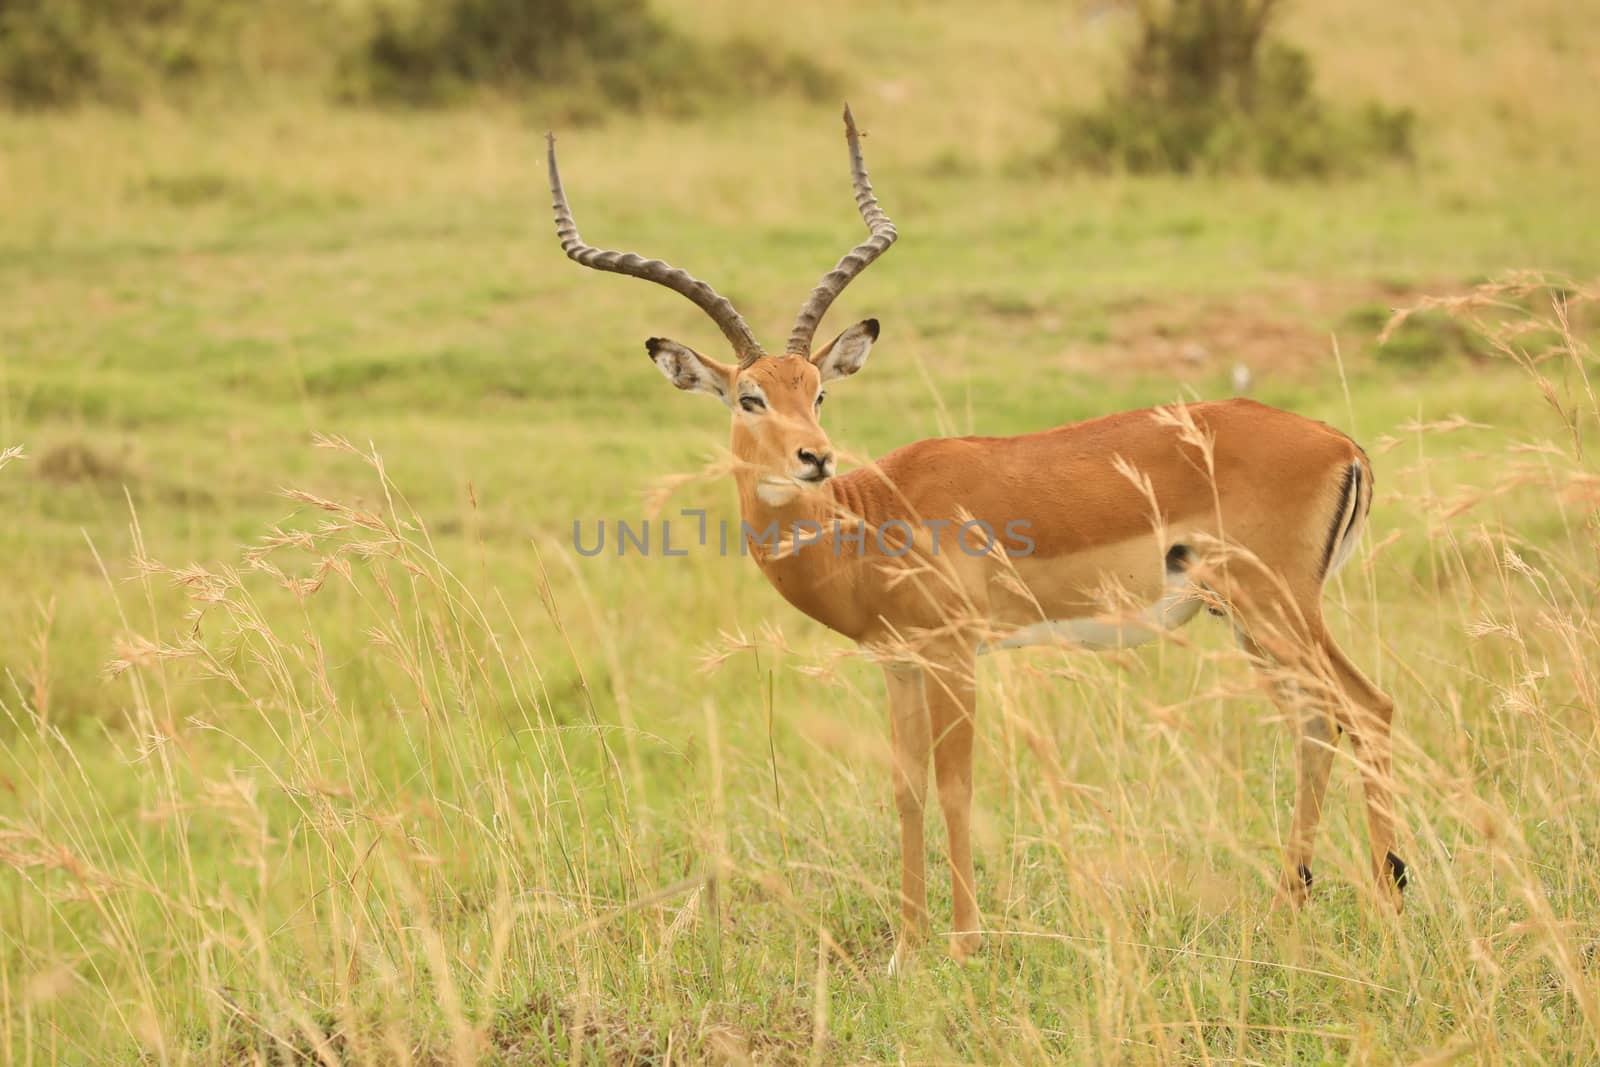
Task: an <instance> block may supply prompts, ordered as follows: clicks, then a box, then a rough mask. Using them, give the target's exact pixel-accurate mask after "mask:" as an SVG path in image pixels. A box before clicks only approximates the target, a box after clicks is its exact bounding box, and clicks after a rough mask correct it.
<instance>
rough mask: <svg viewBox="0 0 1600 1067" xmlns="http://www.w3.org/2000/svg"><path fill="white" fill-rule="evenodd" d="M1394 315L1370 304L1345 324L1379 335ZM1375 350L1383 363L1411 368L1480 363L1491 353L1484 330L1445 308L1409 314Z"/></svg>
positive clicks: (1346, 318) (1351, 313)
mask: <svg viewBox="0 0 1600 1067" xmlns="http://www.w3.org/2000/svg"><path fill="white" fill-rule="evenodd" d="M1393 317H1394V311H1393V310H1392V309H1391V308H1389V307H1387V306H1385V305H1380V304H1369V305H1365V306H1362V307H1358V308H1355V309H1354V310H1352V311H1350V312H1349V313H1347V314H1346V315H1345V317H1344V323H1345V325H1346V326H1349V327H1351V328H1352V329H1355V330H1358V331H1360V333H1361V334H1362V335H1364V336H1370V337H1376V336H1378V335H1379V334H1380V333H1382V332H1383V331H1384V329H1385V328H1386V327H1387V325H1388V323H1389V321H1390V319H1392V318H1393ZM1373 351H1374V354H1375V355H1376V356H1377V359H1378V361H1379V362H1380V363H1386V364H1390V365H1392V366H1400V367H1412V368H1423V367H1432V366H1437V365H1440V364H1443V363H1447V362H1451V361H1456V360H1469V361H1472V362H1478V361H1481V360H1485V359H1487V358H1489V356H1490V355H1491V354H1492V350H1491V348H1490V347H1489V345H1488V343H1487V342H1486V341H1485V340H1484V338H1483V336H1482V334H1481V333H1479V332H1477V331H1474V330H1471V329H1469V328H1468V327H1467V325H1466V324H1464V323H1463V322H1462V321H1461V320H1460V319H1457V318H1455V317H1452V316H1451V315H1449V314H1448V313H1446V312H1443V311H1420V312H1417V313H1416V314H1413V315H1410V316H1408V317H1407V318H1406V319H1405V321H1403V322H1402V323H1400V325H1398V326H1397V327H1395V328H1394V329H1393V330H1392V331H1389V336H1388V337H1387V338H1386V339H1385V340H1383V341H1382V342H1380V343H1377V344H1376V346H1375V347H1374V350H1373Z"/></svg>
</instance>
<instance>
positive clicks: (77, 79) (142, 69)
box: [0, 0, 251, 107]
mask: <svg viewBox="0 0 1600 1067" xmlns="http://www.w3.org/2000/svg"><path fill="white" fill-rule="evenodd" d="M250 12H251V5H250V4H249V3H247V2H245V0H0V98H3V99H4V100H6V101H8V102H10V103H11V104H13V105H15V106H22V107H59V106H63V105H68V104H75V103H80V102H82V101H85V100H91V99H93V100H100V101H103V102H112V103H127V102H130V101H132V100H135V99H138V98H139V97H141V96H144V95H146V94H147V93H148V91H149V90H150V88H151V87H152V86H153V85H156V84H166V85H172V84H178V83H183V82H187V81H190V80H192V79H194V78H195V77H196V76H197V75H200V74H202V73H206V72H210V71H215V70H219V69H225V68H228V67H230V66H236V65H237V64H236V60H237V45H238V42H239V34H240V29H241V27H242V25H243V24H244V22H245V21H246V20H247V18H248V17H249V15H250Z"/></svg>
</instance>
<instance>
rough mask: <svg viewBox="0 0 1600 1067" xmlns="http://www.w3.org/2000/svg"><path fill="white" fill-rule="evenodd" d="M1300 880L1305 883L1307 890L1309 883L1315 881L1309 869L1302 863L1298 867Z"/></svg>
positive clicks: (1309, 886)
mask: <svg viewBox="0 0 1600 1067" xmlns="http://www.w3.org/2000/svg"><path fill="white" fill-rule="evenodd" d="M1300 880H1301V881H1302V882H1304V883H1305V885H1306V888H1307V889H1310V888H1311V883H1312V882H1313V881H1315V878H1313V876H1312V874H1311V868H1310V867H1307V866H1306V865H1305V864H1304V863H1302V864H1301V865H1300Z"/></svg>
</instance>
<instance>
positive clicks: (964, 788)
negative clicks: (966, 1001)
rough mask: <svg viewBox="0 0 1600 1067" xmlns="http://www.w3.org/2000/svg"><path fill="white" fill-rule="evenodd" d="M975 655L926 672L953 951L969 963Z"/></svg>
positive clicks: (975, 924) (975, 925) (972, 941)
mask: <svg viewBox="0 0 1600 1067" xmlns="http://www.w3.org/2000/svg"><path fill="white" fill-rule="evenodd" d="M975 666H976V665H975V664H974V662H973V652H972V649H970V648H962V649H959V650H957V651H956V652H954V653H952V654H951V655H950V656H949V657H948V658H942V659H940V660H939V661H938V665H937V666H935V667H933V668H931V669H930V670H929V672H928V682H927V691H928V719H929V721H930V723H931V724H932V726H933V771H934V778H935V780H936V781H937V782H938V788H939V807H940V809H942V811H943V812H944V825H945V830H946V832H947V833H948V834H949V837H950V885H951V894H950V895H951V899H952V901H953V903H954V907H953V908H952V911H953V912H954V915H953V918H954V920H955V922H954V925H953V927H952V929H953V930H954V931H955V935H954V937H953V938H952V939H951V944H950V951H951V953H952V954H953V955H954V956H955V957H956V958H957V959H965V958H966V957H967V956H969V955H971V954H972V953H974V952H976V951H977V950H978V946H979V945H980V944H981V942H982V940H983V937H982V935H981V934H979V933H978V930H979V927H980V922H979V918H978V896H977V877H976V875H975V874H974V872H973V868H972V735H973V725H974V712H975V710H976V706H977V692H976V688H975V684H974V677H973V672H974V669H975Z"/></svg>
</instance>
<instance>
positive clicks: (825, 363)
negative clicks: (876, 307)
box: [811, 319, 878, 382]
mask: <svg viewBox="0 0 1600 1067" xmlns="http://www.w3.org/2000/svg"><path fill="white" fill-rule="evenodd" d="M877 339H878V320H877V319H862V320H861V321H860V322H858V323H856V324H855V325H854V326H852V327H850V328H849V329H848V330H846V331H844V333H841V334H840V335H839V336H838V337H835V338H834V339H833V340H831V341H829V342H828V343H827V344H825V345H823V346H822V350H821V351H819V352H817V353H816V354H815V355H813V356H812V357H811V362H812V363H814V364H816V368H817V370H818V371H820V372H821V373H822V380H823V381H825V382H831V381H833V380H834V379H835V378H848V377H849V376H850V375H852V374H854V373H855V372H856V371H858V370H860V369H861V365H862V364H863V363H865V362H866V361H867V355H868V354H869V353H870V352H871V351H872V342H874V341H876V340H877Z"/></svg>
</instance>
